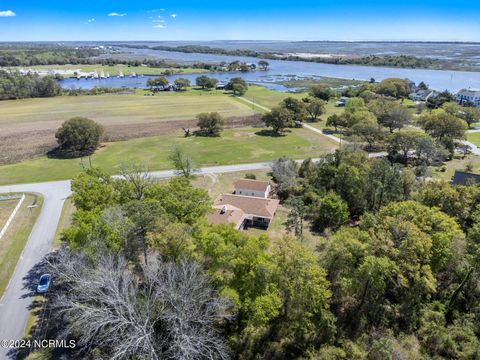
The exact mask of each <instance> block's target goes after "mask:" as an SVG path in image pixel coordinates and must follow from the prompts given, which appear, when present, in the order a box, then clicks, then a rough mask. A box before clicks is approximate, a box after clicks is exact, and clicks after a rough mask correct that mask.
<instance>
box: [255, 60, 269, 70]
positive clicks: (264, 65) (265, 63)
mask: <svg viewBox="0 0 480 360" xmlns="http://www.w3.org/2000/svg"><path fill="white" fill-rule="evenodd" d="M258 66H259V67H260V68H261V69H262V70H268V67H269V66H270V63H269V62H268V61H266V60H260V61H259V62H258Z"/></svg>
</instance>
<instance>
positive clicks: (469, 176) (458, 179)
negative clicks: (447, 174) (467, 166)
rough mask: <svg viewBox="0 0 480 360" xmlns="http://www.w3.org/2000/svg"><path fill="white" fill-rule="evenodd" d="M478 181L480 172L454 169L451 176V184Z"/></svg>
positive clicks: (468, 183)
mask: <svg viewBox="0 0 480 360" xmlns="http://www.w3.org/2000/svg"><path fill="white" fill-rule="evenodd" d="M475 183H480V174H474V173H469V172H466V171H459V170H456V171H455V175H454V176H453V180H452V184H453V185H470V184H475Z"/></svg>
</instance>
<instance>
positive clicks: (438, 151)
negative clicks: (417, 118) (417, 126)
mask: <svg viewBox="0 0 480 360" xmlns="http://www.w3.org/2000/svg"><path fill="white" fill-rule="evenodd" d="M415 152H416V155H417V159H418V160H420V161H421V162H422V163H424V164H426V165H430V163H431V162H432V161H443V160H444V159H445V158H446V157H447V155H448V153H446V150H445V148H444V147H443V146H442V145H441V144H438V143H437V141H435V139H434V138H432V137H431V136H430V135H428V134H423V135H419V136H418V138H417V142H416V146H415Z"/></svg>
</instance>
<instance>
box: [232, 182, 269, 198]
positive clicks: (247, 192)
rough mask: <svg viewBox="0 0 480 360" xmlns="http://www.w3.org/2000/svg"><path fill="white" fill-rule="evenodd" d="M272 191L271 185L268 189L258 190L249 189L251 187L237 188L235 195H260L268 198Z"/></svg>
mask: <svg viewBox="0 0 480 360" xmlns="http://www.w3.org/2000/svg"><path fill="white" fill-rule="evenodd" d="M270 191H271V186H270V185H268V187H267V191H265V192H263V191H256V190H249V189H239V188H237V189H235V195H243V196H254V197H259V198H264V199H266V198H267V197H268V194H270Z"/></svg>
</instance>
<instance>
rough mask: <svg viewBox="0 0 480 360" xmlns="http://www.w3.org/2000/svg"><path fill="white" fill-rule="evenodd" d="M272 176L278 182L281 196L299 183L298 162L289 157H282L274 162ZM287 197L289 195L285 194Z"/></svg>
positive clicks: (278, 190)
mask: <svg viewBox="0 0 480 360" xmlns="http://www.w3.org/2000/svg"><path fill="white" fill-rule="evenodd" d="M272 178H273V180H274V181H275V182H276V183H277V185H278V186H277V192H278V194H279V195H280V196H285V195H288V194H287V193H288V192H289V191H290V190H291V189H292V188H293V187H295V186H296V185H297V184H298V181H299V178H298V164H297V163H296V162H295V161H293V160H290V159H287V158H280V159H277V160H275V161H274V162H273V163H272ZM285 197H287V196H285Z"/></svg>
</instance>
